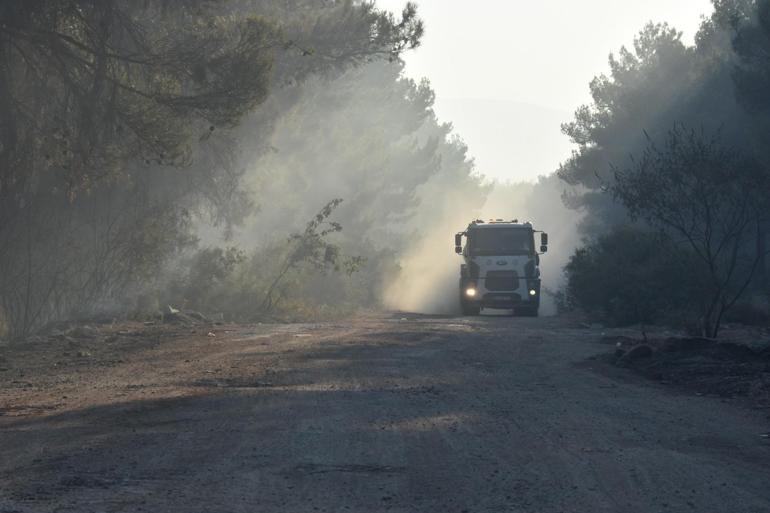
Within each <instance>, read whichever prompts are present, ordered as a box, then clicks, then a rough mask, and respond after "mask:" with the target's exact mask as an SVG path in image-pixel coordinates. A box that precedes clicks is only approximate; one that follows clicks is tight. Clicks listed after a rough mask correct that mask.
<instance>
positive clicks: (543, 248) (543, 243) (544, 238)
mask: <svg viewBox="0 0 770 513" xmlns="http://www.w3.org/2000/svg"><path fill="white" fill-rule="evenodd" d="M547 251H548V234H547V233H541V234H540V252H541V253H545V252H547Z"/></svg>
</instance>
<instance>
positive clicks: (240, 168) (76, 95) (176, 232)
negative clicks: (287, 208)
mask: <svg viewBox="0 0 770 513" xmlns="http://www.w3.org/2000/svg"><path fill="white" fill-rule="evenodd" d="M0 18H2V24H0V25H1V26H0V269H2V270H3V272H2V273H0V309H2V310H3V311H4V312H5V316H6V317H7V319H8V321H7V322H8V324H9V325H10V326H11V331H12V334H13V335H23V334H24V333H27V332H29V331H30V330H31V329H33V328H34V327H35V326H39V325H41V324H43V323H45V322H47V321H48V320H51V319H55V318H62V317H67V316H70V315H74V314H75V313H78V312H88V311H92V310H93V309H94V308H106V307H107V306H108V305H109V306H111V307H114V306H115V305H117V304H120V303H121V302H122V303H125V302H126V301H127V296H128V295H129V293H130V292H131V291H132V290H137V289H141V288H142V287H143V286H157V283H158V282H159V281H162V280H161V279H160V277H159V276H160V275H161V274H162V273H163V271H164V269H165V268H166V267H167V265H168V263H169V261H170V260H172V259H173V258H175V257H176V256H177V255H179V254H180V252H182V251H185V250H186V249H188V248H189V247H190V245H191V244H193V243H194V242H195V240H194V239H195V238H194V237H193V236H192V232H193V230H194V228H193V227H194V225H196V224H197V223H199V222H200V220H201V219H203V218H204V217H208V218H209V219H210V220H211V221H212V222H213V223H214V224H217V225H223V226H225V228H226V230H229V231H231V230H232V227H233V225H234V224H237V223H239V222H242V221H243V220H244V219H245V217H246V216H247V215H248V214H249V213H250V212H251V209H252V207H253V202H252V200H251V197H250V195H249V194H248V191H247V189H245V188H244V187H243V183H242V178H243V175H244V172H245V171H244V169H245V165H244V159H247V158H251V159H252V161H253V158H254V154H255V153H257V154H259V153H260V152H262V151H265V149H266V147H265V146H264V145H253V144H251V141H249V145H248V148H247V150H246V151H244V147H243V146H242V145H241V143H242V141H241V140H239V138H238V131H239V129H238V127H239V126H244V127H245V128H249V129H251V132H250V133H251V134H252V137H259V136H261V135H264V134H265V133H268V132H269V131H270V130H272V123H273V122H274V120H275V118H276V117H278V116H279V112H270V111H268V112H265V113H263V115H260V116H258V115H255V114H253V112H254V110H255V108H256V107H257V106H259V105H261V104H263V103H264V102H265V100H266V99H267V98H268V93H269V92H270V90H271V88H272V87H273V86H274V85H276V84H281V85H287V84H296V83H297V82H298V81H299V80H305V79H306V78H307V77H308V76H310V74H311V73H319V74H321V73H327V72H328V73H332V72H333V73H339V72H341V71H342V70H343V69H345V68H346V67H348V66H352V65H356V64H360V63H362V62H365V61H367V60H370V59H375V58H378V57H380V58H386V59H387V58H394V57H395V56H397V55H398V53H399V52H400V51H402V50H405V49H408V48H412V47H414V46H416V45H417V44H418V43H419V38H420V34H421V32H422V25H421V22H420V20H419V19H418V18H417V16H416V11H415V9H414V7H413V6H407V9H406V10H405V11H404V12H403V13H402V16H401V17H400V18H396V17H394V16H392V15H390V14H388V13H385V12H382V11H379V10H377V9H376V8H374V6H373V5H371V4H368V3H364V4H359V3H353V2H341V3H334V4H330V3H327V2H317V1H314V0H307V1H300V2H292V3H291V4H287V3H286V2H279V1H277V0H276V1H268V2H258V1H256V0H231V1H229V2H209V1H204V0H186V1H184V2H174V3H173V6H172V5H171V4H169V3H168V2H163V1H156V0H151V1H141V2H136V1H129V2H118V1H115V0H105V1H100V2H92V1H85V0H73V1H68V2H59V1H54V0H31V1H29V2H4V3H2V5H0ZM358 36H364V37H358ZM300 47H302V48H311V47H315V50H314V51H303V50H301V48H300ZM247 118H248V119H247Z"/></svg>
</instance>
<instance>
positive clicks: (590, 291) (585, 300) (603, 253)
mask: <svg viewBox="0 0 770 513" xmlns="http://www.w3.org/2000/svg"><path fill="white" fill-rule="evenodd" d="M565 273H566V275H567V285H566V290H565V298H564V302H565V303H566V304H567V305H568V306H570V307H577V308H580V309H582V310H584V311H585V312H587V313H588V314H589V315H591V316H593V317H595V318H598V319H600V320H602V321H604V322H607V323H609V324H612V325H618V326H623V325H631V324H637V323H641V324H655V323H674V324H683V325H684V324H687V323H689V322H691V320H692V318H693V317H694V316H696V315H697V314H696V313H695V312H697V308H694V307H693V298H697V297H698V290H699V289H700V287H701V285H700V283H702V281H701V280H700V279H699V276H701V275H702V274H701V271H700V267H699V265H698V264H697V263H696V262H695V260H694V259H693V258H692V255H690V254H689V253H687V252H685V251H683V250H682V249H681V248H680V247H678V246H676V245H675V244H673V243H672V242H670V241H669V240H667V239H665V238H662V237H660V236H658V235H656V234H654V233H650V232H647V231H643V230H640V229H638V228H634V227H628V226H623V227H618V228H615V229H614V230H613V231H612V232H610V233H609V234H607V235H604V236H602V237H599V238H598V239H597V240H596V241H595V242H593V243H590V244H588V245H586V246H585V247H583V248H580V249H578V250H576V251H575V254H574V255H572V257H571V258H570V260H569V262H568V263H567V265H566V266H565ZM696 303H697V301H696Z"/></svg>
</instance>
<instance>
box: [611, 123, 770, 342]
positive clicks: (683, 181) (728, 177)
mask: <svg viewBox="0 0 770 513" xmlns="http://www.w3.org/2000/svg"><path fill="white" fill-rule="evenodd" d="M610 190H611V192H612V194H613V196H614V197H615V198H616V199H617V200H619V201H620V202H621V203H622V204H623V205H624V206H625V207H626V208H627V209H628V211H629V212H630V214H631V215H632V216H633V217H640V218H642V219H644V220H646V221H647V222H648V223H649V224H650V225H652V226H655V227H657V228H659V229H661V230H663V231H664V232H665V233H668V234H670V235H671V236H674V237H679V238H681V239H682V241H683V243H682V244H684V245H685V246H686V247H687V248H688V249H689V250H690V251H692V252H693V254H694V255H696V257H697V259H698V260H699V261H700V264H701V266H702V268H703V269H705V270H706V271H707V272H706V274H705V275H704V276H708V280H707V286H706V287H705V288H704V292H705V293H706V297H705V298H704V302H703V307H702V312H701V319H702V321H701V323H702V333H703V334H704V335H705V336H709V337H716V336H717V333H718V332H719V327H720V323H721V320H722V318H723V316H724V314H725V313H726V312H727V311H728V310H729V309H730V308H731V307H732V306H733V305H735V303H736V302H737V301H738V300H739V299H740V298H741V296H742V295H743V294H744V292H745V291H746V290H747V288H748V287H749V285H750V284H751V282H752V280H753V279H754V275H755V273H756V271H757V269H758V268H759V267H760V265H761V264H762V259H763V257H764V255H765V250H764V248H763V245H762V242H763V240H764V238H765V234H764V233H762V228H763V226H764V222H766V221H767V219H768V210H769V207H770V198H768V197H767V191H769V190H770V176H768V175H767V174H766V172H765V170H763V169H762V168H761V167H760V166H758V165H757V164H756V163H755V162H752V161H750V160H747V159H745V158H742V157H741V156H740V155H739V154H738V153H736V152H735V151H734V150H732V149H731V148H726V147H725V146H724V145H722V144H721V141H720V139H719V137H718V136H716V137H713V138H707V137H705V136H704V135H703V134H699V133H696V132H695V131H692V130H690V131H687V130H685V129H683V128H682V127H676V128H675V129H674V130H672V131H671V132H670V133H669V135H668V137H667V138H666V140H665V145H664V146H663V147H661V148H659V147H658V146H657V145H655V144H654V143H651V144H650V146H649V147H648V148H647V149H646V151H645V152H644V153H643V154H642V156H641V157H640V158H639V159H638V161H636V162H635V163H634V165H633V166H632V167H631V168H629V169H627V170H623V171H616V173H615V181H614V183H613V184H612V186H611V187H610ZM699 297H703V296H699Z"/></svg>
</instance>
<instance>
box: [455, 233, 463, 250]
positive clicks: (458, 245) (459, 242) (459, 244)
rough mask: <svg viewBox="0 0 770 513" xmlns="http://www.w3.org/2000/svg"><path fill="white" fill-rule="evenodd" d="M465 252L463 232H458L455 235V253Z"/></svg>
mask: <svg viewBox="0 0 770 513" xmlns="http://www.w3.org/2000/svg"><path fill="white" fill-rule="evenodd" d="M462 252H463V234H462V233H458V234H456V235H455V253H457V254H458V255H459V254H460V253H462Z"/></svg>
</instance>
